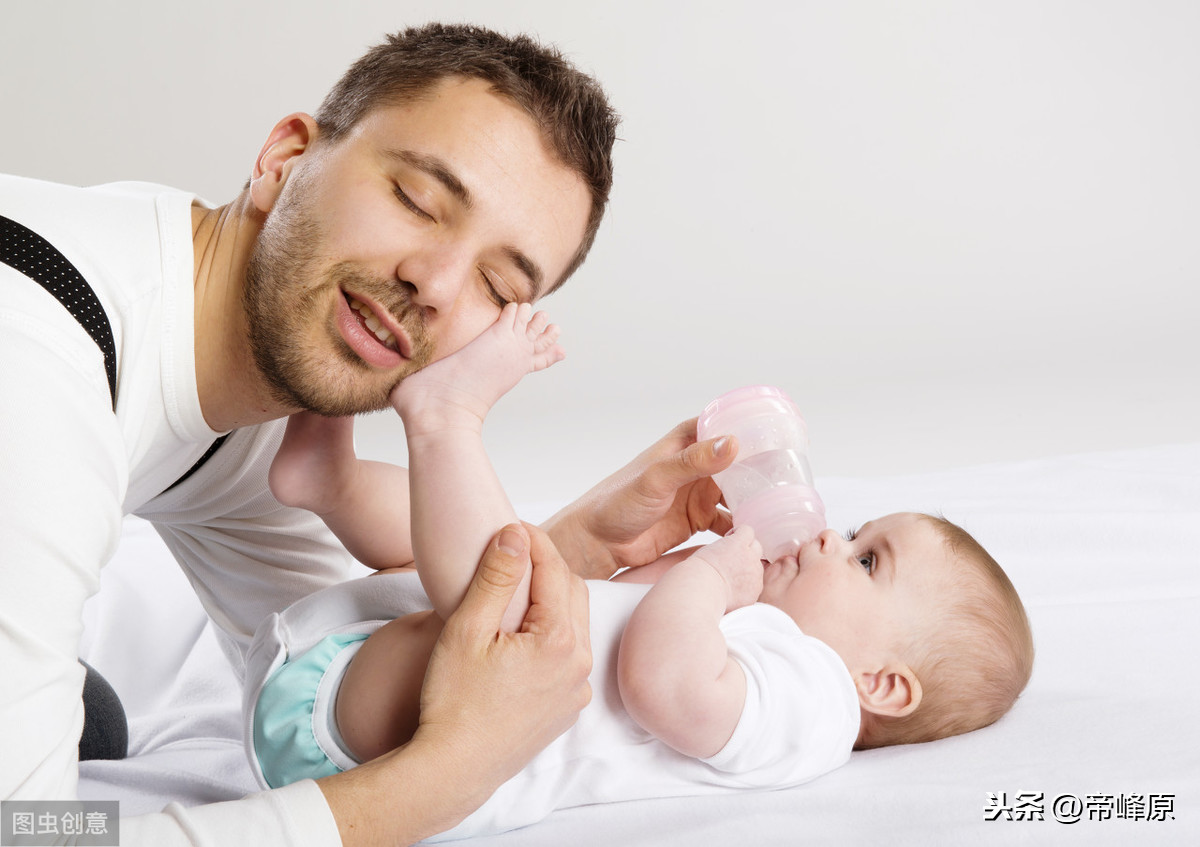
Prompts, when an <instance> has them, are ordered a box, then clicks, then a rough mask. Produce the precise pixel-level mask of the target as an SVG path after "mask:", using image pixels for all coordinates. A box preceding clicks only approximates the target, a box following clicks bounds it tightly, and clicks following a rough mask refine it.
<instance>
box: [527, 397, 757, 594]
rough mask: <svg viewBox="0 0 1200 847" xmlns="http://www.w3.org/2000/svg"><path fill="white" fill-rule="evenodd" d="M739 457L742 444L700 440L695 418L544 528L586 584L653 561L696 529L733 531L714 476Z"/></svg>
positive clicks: (726, 438)
mask: <svg viewBox="0 0 1200 847" xmlns="http://www.w3.org/2000/svg"><path fill="white" fill-rule="evenodd" d="M736 455H737V442H736V439H733V438H732V437H722V438H717V439H712V440H709V441H702V442H697V441H696V419H695V418H692V419H691V420H688V421H684V422H683V423H681V424H679V425H678V426H676V427H675V428H674V429H672V430H671V431H670V432H669V433H667V435H665V436H664V437H663V438H661V439H659V440H658V441H657V442H656V443H655V444H653V445H651V446H650V447H649V448H648V449H647V450H645V451H644V452H642V453H641V455H639V456H638V457H637V458H636V459H634V460H633V461H632V462H630V463H629V464H628V465H626V466H625V467H624V468H622V469H621V470H619V471H617V472H616V473H614V474H612V475H611V476H609V477H608V478H607V479H605V480H604V481H602V482H601V483H600V484H598V485H596V486H595V487H594V488H592V489H591V490H590V491H588V492H587V493H586V494H584V495H583V496H582V497H580V498H579V499H578V500H576V501H575V502H574V503H572V504H571V505H569V506H567V507H566V508H564V509H563V510H562V511H560V512H558V513H557V514H556V515H554V516H553V517H551V518H550V519H549V520H548V521H546V522H545V523H544V524H543V528H544V529H545V530H546V531H547V532H548V533H549V534H550V537H551V538H552V539H553V540H554V543H555V545H556V546H557V547H558V549H559V550H560V551H561V552H562V554H563V556H564V557H566V559H567V561H568V562H570V563H571V565H572V567H574V568H575V569H576V572H577V573H579V574H580V575H581V576H583V577H585V578H587V579H607V578H608V577H610V576H612V575H613V574H614V573H616V572H617V571H618V570H620V569H621V568H625V567H639V566H641V565H645V564H649V563H650V562H653V561H655V560H656V559H658V558H659V557H660V556H662V555H663V554H664V553H666V552H667V551H669V550H671V549H672V548H674V547H677V546H678V545H680V544H682V543H683V542H685V541H687V540H688V539H689V538H691V537H692V536H693V535H694V534H695V533H697V532H702V531H704V530H712V531H713V532H715V533H717V534H718V535H723V534H724V533H726V532H728V531H729V529H730V528H731V527H732V523H731V521H730V519H729V514H728V513H727V512H725V511H724V510H722V509H719V508H718V507H717V504H718V503H719V502H720V500H721V490H720V489H719V488H717V484H716V483H715V482H713V480H712V478H711V477H712V475H713V474H715V473H718V472H719V471H722V470H724V469H725V468H727V467H729V465H730V464H732V463H733V459H734V457H735V456H736Z"/></svg>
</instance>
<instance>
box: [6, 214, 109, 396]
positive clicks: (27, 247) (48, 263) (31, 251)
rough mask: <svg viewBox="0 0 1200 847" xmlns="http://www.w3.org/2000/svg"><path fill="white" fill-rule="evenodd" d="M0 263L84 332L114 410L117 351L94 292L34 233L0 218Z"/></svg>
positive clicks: (70, 266) (59, 255) (51, 246)
mask: <svg viewBox="0 0 1200 847" xmlns="http://www.w3.org/2000/svg"><path fill="white" fill-rule="evenodd" d="M0 261H2V262H4V264H6V265H9V266H10V267H12V268H13V269H14V270H17V271H20V272H21V273H23V274H25V276H27V277H29V278H30V279H32V280H33V281H34V282H36V283H37V284H38V285H40V286H42V288H44V289H46V290H47V291H49V292H50V293H51V294H53V295H54V297H55V299H57V300H58V302H60V303H62V304H63V306H65V307H66V309H67V311H68V312H70V313H71V315H72V316H74V318H75V320H77V321H79V324H80V325H81V326H82V327H83V328H84V330H85V331H86V332H87V334H88V335H90V336H91V337H92V340H93V341H95V342H96V345H97V346H98V347H99V348H100V352H101V353H102V354H103V355H104V372H105V373H106V374H107V375H108V393H109V394H110V395H112V404H113V409H114V410H115V409H116V408H117V348H116V345H115V344H114V343H113V334H112V327H111V326H110V325H109V323H108V315H106V314H105V313H104V307H103V306H101V305H100V299H99V298H98V297H96V292H95V291H92V287H91V286H90V285H88V284H87V280H85V279H84V278H83V275H82V274H81V273H79V271H77V270H76V269H75V266H74V265H72V264H71V263H70V262H69V261H68V260H67V257H66V256H64V255H63V254H62V253H60V252H58V250H57V249H56V248H55V247H54V245H53V244H51V243H50V242H49V241H47V240H46V239H44V238H42V237H41V236H40V235H38V234H37V233H36V232H34V231H33V230H31V229H28V228H27V227H24V226H22V225H21V224H19V223H17V222H16V221H14V220H11V219H9V218H6V217H4V216H3V215H0Z"/></svg>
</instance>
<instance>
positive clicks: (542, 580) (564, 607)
mask: <svg viewBox="0 0 1200 847" xmlns="http://www.w3.org/2000/svg"><path fill="white" fill-rule="evenodd" d="M526 531H527V532H528V534H529V539H530V559H531V561H532V562H533V578H532V579H531V581H530V584H529V602H530V604H531V611H532V614H530V615H529V616H527V618H526V622H525V623H526V628H527V629H528V628H531V627H554V626H561V625H565V623H566V622H567V621H568V620H569V621H570V622H571V623H572V624H573V625H574V629H575V636H576V637H577V638H582V639H583V640H584V642H585V643H587V639H588V616H587V586H585V585H584V584H583V580H581V579H579V577H577V576H575V575H574V574H573V573H571V568H570V566H569V565H567V563H566V561H565V560H564V559H563V557H562V555H561V554H560V553H559V552H558V548H557V547H555V546H554V542H553V541H551V540H550V536H549V535H547V534H546V533H545V532H544V531H543V530H541V529H539V528H538V527H535V526H529V525H527V526H526Z"/></svg>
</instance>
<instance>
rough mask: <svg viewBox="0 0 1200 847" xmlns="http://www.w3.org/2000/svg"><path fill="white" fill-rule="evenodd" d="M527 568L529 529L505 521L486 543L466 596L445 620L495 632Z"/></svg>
mask: <svg viewBox="0 0 1200 847" xmlns="http://www.w3.org/2000/svg"><path fill="white" fill-rule="evenodd" d="M528 568H529V532H528V531H527V530H526V529H525V527H523V526H522V525H521V524H516V523H514V524H508V525H507V526H505V527H504V528H503V529H501V530H500V532H498V533H497V534H496V536H495V537H494V538H493V539H492V541H491V543H490V544H489V545H488V548H487V551H486V552H485V553H484V554H483V560H482V561H481V562H480V563H479V569H478V570H477V571H475V577H474V579H472V580H471V585H470V586H469V587H468V588H467V594H466V596H465V597H463V601H462V603H460V604H459V606H458V610H457V611H456V612H455V613H454V614H453V615H451V617H450V621H448V622H447V623H451V622H453V621H454V620H455V619H456V618H459V619H462V620H464V621H469V622H470V623H471V624H472V625H473V626H477V627H479V628H480V629H481V630H483V631H489V632H498V631H499V630H500V622H501V619H502V618H503V617H504V611H505V610H506V609H507V608H508V604H509V601H511V600H512V598H513V594H515V593H516V590H517V586H518V585H520V584H521V578H522V577H524V576H525V571H526V570H527V569H528Z"/></svg>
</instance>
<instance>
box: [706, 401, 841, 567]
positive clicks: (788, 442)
mask: <svg viewBox="0 0 1200 847" xmlns="http://www.w3.org/2000/svg"><path fill="white" fill-rule="evenodd" d="M696 434H697V437H698V438H699V439H700V440H701V441H704V440H706V439H709V438H716V437H718V436H721V435H733V436H736V437H737V440H738V454H737V460H736V461H735V462H734V463H733V464H732V465H730V466H729V467H728V468H726V469H725V470H723V471H722V472H721V473H719V474H716V475H715V476H714V477H713V479H715V480H716V482H717V485H718V486H720V488H721V493H722V494H723V495H724V496H725V505H726V506H728V507H729V510H730V512H732V513H733V523H734V526H740V525H742V524H747V525H749V526H751V527H753V528H754V535H755V537H756V538H757V539H758V541H759V543H760V544H762V548H763V556H764V558H766V559H767V560H769V561H772V562H773V561H775V560H776V559H778V558H779V557H781V556H787V555H790V554H793V553H795V552H796V551H797V550H799V549H800V546H801V545H802V544H804V543H805V542H807V541H810V540H812V539H813V538H815V537H816V536H817V534H818V533H819V532H820V531H821V530H823V529H824V528H825V504H824V503H822V502H821V498H820V496H818V495H817V492H816V489H814V488H813V483H812V470H811V469H810V468H809V465H808V428H807V427H806V426H805V425H804V418H803V417H801V415H800V409H799V408H798V407H797V406H796V404H795V403H793V402H792V399H791V398H790V397H788V396H787V394H785V393H784V392H783V391H782V390H780V389H778V388H775V387H774V386H771V385H749V386H746V387H745V388H737V389H734V390H733V391H730V392H729V393H727V394H722V395H721V396H720V397H718V398H717V399H715V400H713V401H712V402H711V403H709V404H708V405H707V406H705V407H704V411H703V412H701V413H700V420H699V421H698V422H697V424H696Z"/></svg>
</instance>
